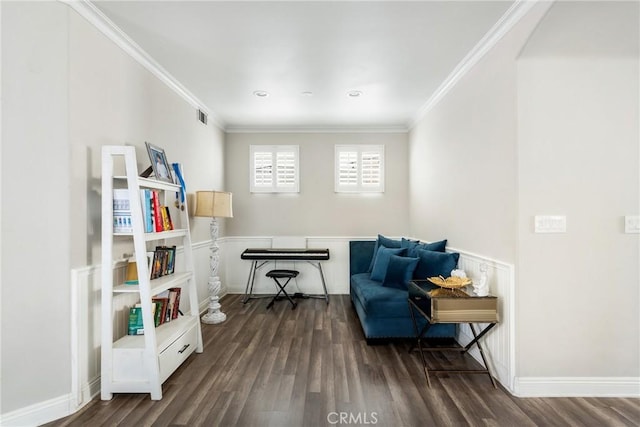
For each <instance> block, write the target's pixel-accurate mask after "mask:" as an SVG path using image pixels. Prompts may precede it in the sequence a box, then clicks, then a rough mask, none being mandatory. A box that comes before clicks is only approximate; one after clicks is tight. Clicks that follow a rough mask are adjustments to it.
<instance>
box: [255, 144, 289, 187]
mask: <svg viewBox="0 0 640 427" xmlns="http://www.w3.org/2000/svg"><path fill="white" fill-rule="evenodd" d="M298 152H299V151H298V146H297V145H252V146H251V147H250V155H251V166H250V167H251V179H250V191H251V192H252V193H290V192H298V191H299V171H298V163H299V159H298Z"/></svg>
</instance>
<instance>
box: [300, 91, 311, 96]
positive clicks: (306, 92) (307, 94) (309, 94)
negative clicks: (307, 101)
mask: <svg viewBox="0 0 640 427" xmlns="http://www.w3.org/2000/svg"><path fill="white" fill-rule="evenodd" d="M300 95H302V96H313V92H311V91H310V90H305V91H304V92H300Z"/></svg>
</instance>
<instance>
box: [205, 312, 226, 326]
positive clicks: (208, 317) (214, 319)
mask: <svg viewBox="0 0 640 427" xmlns="http://www.w3.org/2000/svg"><path fill="white" fill-rule="evenodd" d="M225 320H227V315H226V314H224V313H223V312H221V311H219V312H217V313H207V314H205V315H204V316H202V323H206V324H208V325H215V324H217V323H222V322H224V321H225Z"/></svg>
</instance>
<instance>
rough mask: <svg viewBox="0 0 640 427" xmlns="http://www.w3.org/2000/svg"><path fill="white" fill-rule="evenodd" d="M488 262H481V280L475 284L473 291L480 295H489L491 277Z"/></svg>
mask: <svg viewBox="0 0 640 427" xmlns="http://www.w3.org/2000/svg"><path fill="white" fill-rule="evenodd" d="M487 270H488V267H487V264H485V263H482V264H480V280H478V281H477V282H476V283H474V284H473V291H474V292H475V293H476V295H478V296H479V297H486V296H487V295H489V278H488V277H487Z"/></svg>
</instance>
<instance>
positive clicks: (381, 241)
mask: <svg viewBox="0 0 640 427" xmlns="http://www.w3.org/2000/svg"><path fill="white" fill-rule="evenodd" d="M378 245H382V246H384V247H387V248H401V247H402V240H394V239H390V238H388V237H384V236H383V235H382V234H378Z"/></svg>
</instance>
